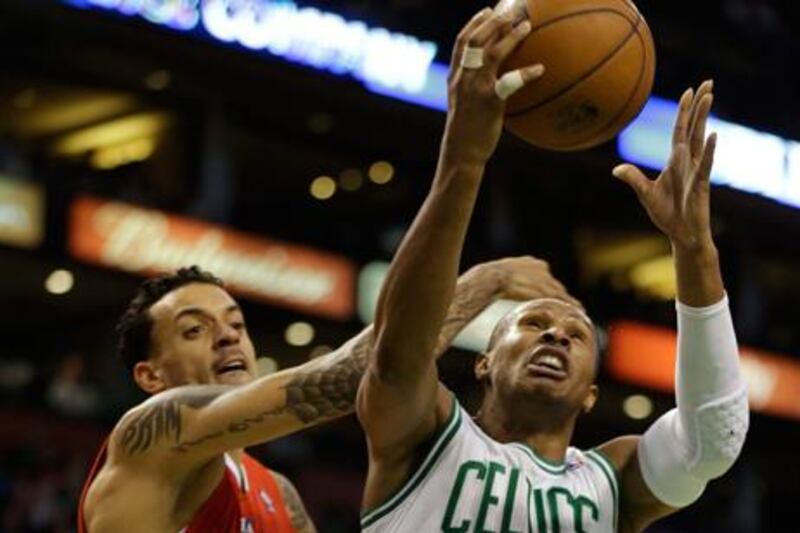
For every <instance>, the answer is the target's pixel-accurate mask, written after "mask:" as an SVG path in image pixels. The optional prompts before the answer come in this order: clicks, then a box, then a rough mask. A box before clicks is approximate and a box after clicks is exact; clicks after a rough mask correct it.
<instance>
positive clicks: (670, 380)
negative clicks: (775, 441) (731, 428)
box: [606, 322, 800, 419]
mask: <svg viewBox="0 0 800 533" xmlns="http://www.w3.org/2000/svg"><path fill="white" fill-rule="evenodd" d="M676 349H677V335H676V334H675V331H673V330H671V329H666V328H659V327H655V326H647V325H644V324H638V323H635V322H618V323H616V324H613V325H612V326H611V327H610V328H609V350H608V357H607V359H606V368H607V370H608V371H609V373H610V374H611V375H612V376H614V377H615V378H617V379H620V380H622V381H627V382H629V383H635V384H637V385H642V386H645V387H650V388H653V389H657V390H661V391H664V392H672V391H673V390H674V389H675V357H676ZM739 353H740V356H741V363H742V371H743V374H744V378H745V381H746V382H747V388H748V393H749V396H750V405H751V407H752V408H753V410H755V411H762V412H764V413H768V414H772V415H777V416H783V417H788V418H797V419H800V401H798V391H800V362H798V361H795V360H792V359H790V358H788V357H785V356H778V355H774V354H770V353H767V352H763V351H760V350H754V349H752V348H746V347H740V350H739Z"/></svg>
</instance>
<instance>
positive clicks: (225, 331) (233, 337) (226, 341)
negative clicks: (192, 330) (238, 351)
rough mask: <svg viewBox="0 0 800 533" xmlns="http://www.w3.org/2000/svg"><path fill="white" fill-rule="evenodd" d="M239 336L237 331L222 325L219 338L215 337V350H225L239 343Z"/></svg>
mask: <svg viewBox="0 0 800 533" xmlns="http://www.w3.org/2000/svg"><path fill="white" fill-rule="evenodd" d="M240 336H241V334H240V332H239V330H238V329H236V328H234V327H232V326H230V325H228V324H224V325H222V326H221V327H220V331H219V336H218V337H217V342H216V346H215V347H216V348H225V347H227V346H233V345H236V344H238V343H239V338H240Z"/></svg>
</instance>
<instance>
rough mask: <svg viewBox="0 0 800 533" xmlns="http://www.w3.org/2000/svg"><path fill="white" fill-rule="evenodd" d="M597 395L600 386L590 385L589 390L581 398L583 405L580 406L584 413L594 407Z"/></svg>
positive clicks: (598, 394) (589, 411)
mask: <svg viewBox="0 0 800 533" xmlns="http://www.w3.org/2000/svg"><path fill="white" fill-rule="evenodd" d="M599 396H600V388H599V387H598V386H597V385H590V386H589V392H588V394H586V397H585V398H584V399H583V406H582V407H581V410H582V411H583V412H584V414H588V413H591V412H592V409H594V404H596V403H597V398H598V397H599Z"/></svg>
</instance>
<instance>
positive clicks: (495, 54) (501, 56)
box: [486, 20, 531, 72]
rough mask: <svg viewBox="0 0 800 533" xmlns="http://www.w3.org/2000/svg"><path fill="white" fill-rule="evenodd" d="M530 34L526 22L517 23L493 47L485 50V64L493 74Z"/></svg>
mask: <svg viewBox="0 0 800 533" xmlns="http://www.w3.org/2000/svg"><path fill="white" fill-rule="evenodd" d="M530 33H531V23H530V22H529V21H527V20H525V21H523V22H521V23H519V24H518V25H517V26H516V27H514V29H512V30H511V31H510V32H508V33H507V34H505V35H504V36H503V37H502V38H501V39H500V40H499V41H498V42H497V44H495V45H494V46H492V47H491V48H489V49H488V50H487V53H486V55H487V57H486V59H487V63H488V64H489V65H491V67H492V69H493V72H497V70H498V69H499V68H500V65H501V64H502V63H503V61H505V60H506V58H507V57H508V56H509V55H510V54H511V52H513V51H514V50H515V49H516V48H517V47H518V46H519V45H520V44H521V43H522V41H524V40H525V38H526V37H527V36H528V35H529V34H530Z"/></svg>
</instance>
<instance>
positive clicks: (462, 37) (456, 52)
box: [450, 7, 492, 75]
mask: <svg viewBox="0 0 800 533" xmlns="http://www.w3.org/2000/svg"><path fill="white" fill-rule="evenodd" d="M491 14H492V8H490V7H487V8H485V9H483V10H481V11H479V12H478V13H476V14H475V16H474V17H472V19H471V20H470V21H469V22H467V24H466V25H465V26H464V28H462V30H461V32H459V34H458V37H457V38H456V44H455V46H454V47H453V58H452V62H451V64H450V74H451V75H452V74H453V72H454V71H455V70H456V69H457V68H458V66H459V65H461V58H462V57H463V56H464V49H465V48H466V47H467V41H468V40H469V38H470V36H471V35H472V34H473V32H474V31H475V30H476V29H477V28H478V27H479V26H480V25H481V24H483V22H485V21H486V20H487V19H488V18H489V17H490V16H491Z"/></svg>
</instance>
